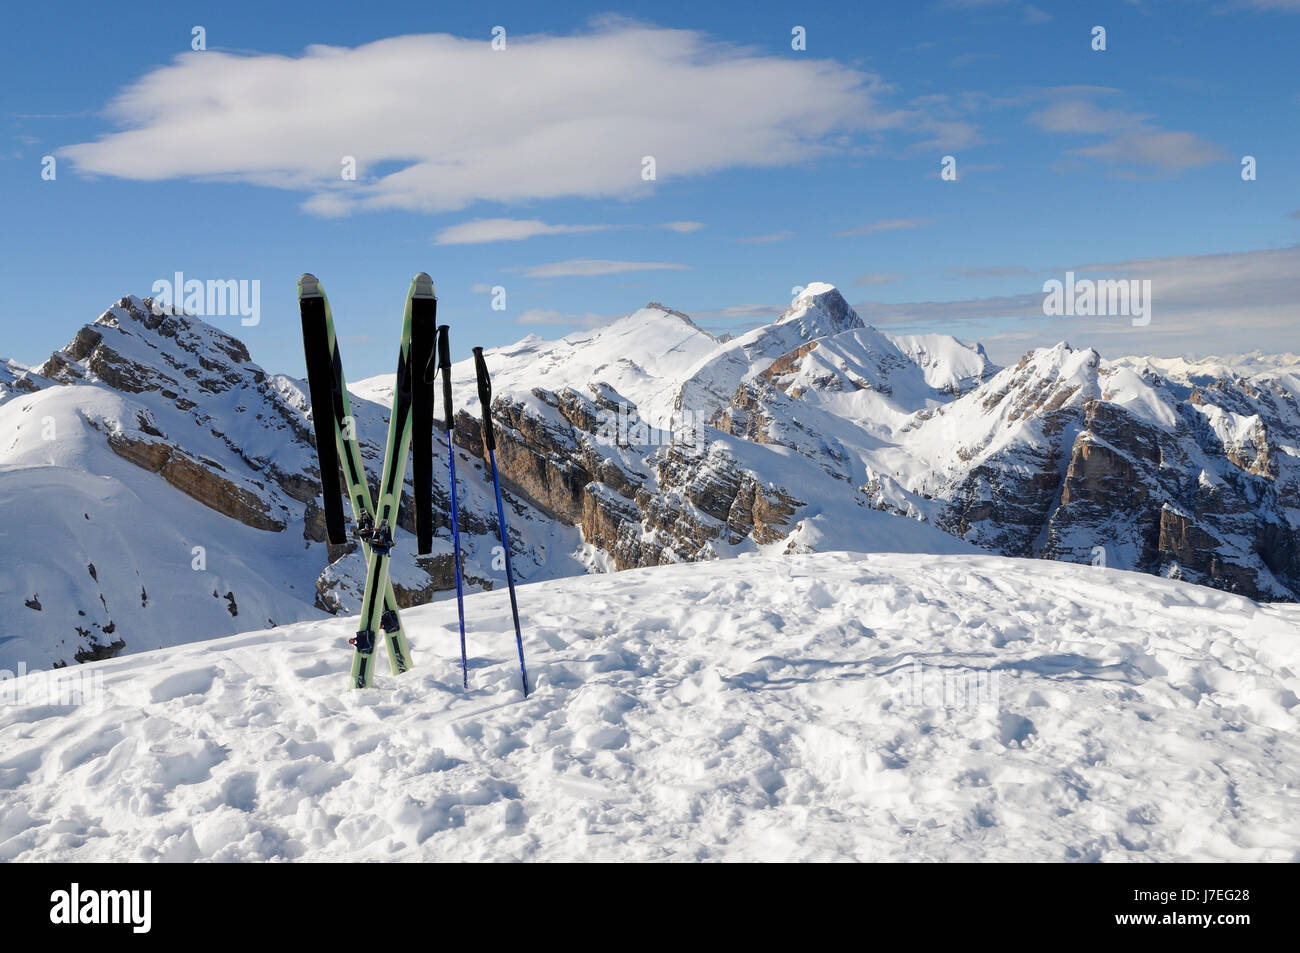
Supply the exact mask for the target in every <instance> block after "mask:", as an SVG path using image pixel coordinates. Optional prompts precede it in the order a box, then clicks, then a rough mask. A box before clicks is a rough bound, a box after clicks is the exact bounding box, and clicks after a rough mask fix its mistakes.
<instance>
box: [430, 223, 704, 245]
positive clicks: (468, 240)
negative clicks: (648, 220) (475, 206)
mask: <svg viewBox="0 0 1300 953" xmlns="http://www.w3.org/2000/svg"><path fill="white" fill-rule="evenodd" d="M703 227H704V223H703V222H663V223H661V224H659V225H645V226H641V225H615V224H613V223H605V224H599V225H548V224H547V223H546V222H543V221H541V220H540V219H536V218H527V219H520V218H478V219H474V220H473V221H469V222H460V223H459V224H456V225H450V226H448V227H447V228H444V229H443V230H442V231H440V232H438V234H437V235H436V236H434V244H436V245H480V244H486V243H488V242H518V241H523V240H525V239H528V238H536V237H537V236H539V235H585V234H589V233H591V232H608V231H612V230H615V229H630V228H661V229H664V230H665V231H669V232H677V233H678V234H680V235H686V234H689V233H691V232H698V231H699V230H700V229H702V228H703Z"/></svg>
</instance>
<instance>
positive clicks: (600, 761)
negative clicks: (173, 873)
mask: <svg viewBox="0 0 1300 953" xmlns="http://www.w3.org/2000/svg"><path fill="white" fill-rule="evenodd" d="M519 599H520V604H521V608H522V610H523V614H524V618H525V620H526V626H527V628H526V632H525V636H526V644H527V648H528V652H529V662H530V670H531V673H532V674H533V677H534V680H535V683H536V690H535V691H534V693H533V695H532V696H531V697H530V698H528V699H527V700H525V699H524V698H523V697H522V696H521V694H520V691H519V686H518V671H517V668H516V663H515V659H514V657H513V656H514V646H513V633H512V631H511V630H510V623H509V603H508V600H507V597H506V594H505V593H503V592H492V593H485V594H480V595H474V596H471V597H470V598H468V599H467V600H466V609H467V614H468V616H469V619H470V646H471V650H472V653H473V656H474V662H473V668H472V669H471V675H470V679H471V688H470V690H469V691H468V692H466V691H463V690H462V689H461V688H460V675H459V665H458V659H457V658H456V657H455V655H454V653H455V648H454V647H455V644H456V636H455V634H454V626H455V607H454V604H453V603H451V602H448V601H443V602H439V603H436V604H433V605H429V606H425V607H422V608H419V609H416V610H413V611H411V612H410V613H409V614H408V615H407V619H408V622H409V628H410V630H411V635H412V643H413V647H414V652H415V657H416V661H417V663H418V668H417V669H416V670H415V671H414V672H413V673H411V674H409V675H407V676H405V677H403V678H401V679H394V678H392V677H390V676H387V675H386V674H381V676H380V678H379V681H378V685H377V687H376V688H374V689H371V690H368V691H364V692H348V691H347V690H345V689H344V687H343V686H344V681H345V677H344V673H345V669H346V666H347V663H348V654H349V653H348V647H347V645H346V639H347V637H348V636H349V634H350V633H351V631H352V629H353V628H354V627H355V625H354V622H355V620H341V619H336V620H329V621H325V622H314V623H305V624H300V625H296V626H282V627H280V628H278V629H276V630H274V631H263V632H251V633H246V634H244V635H240V636H235V637H232V638H227V639H223V640H219V641H215V642H208V643H205V644H203V645H192V646H185V647H180V648H175V649H168V650H164V651H160V652H153V653H146V654H140V655H134V656H131V657H123V658H117V659H112V660H108V661H104V662H98V663H93V664H91V665H89V666H84V667H81V668H78V669H75V670H70V671H68V672H64V673H62V674H61V675H59V673H53V674H54V675H57V676H58V677H63V678H68V677H72V676H74V675H81V676H85V675H87V674H88V673H89V674H91V675H100V676H102V692H103V700H102V705H101V706H100V707H99V708H98V709H91V708H80V709H69V708H60V707H58V706H53V705H49V704H44V703H42V701H40V700H39V699H35V698H34V695H35V692H36V691H37V690H38V689H39V688H40V687H41V686H43V685H46V684H47V682H48V679H49V678H50V677H51V673H41V674H39V675H34V676H28V677H27V679H25V680H22V681H20V682H19V683H17V684H15V683H13V682H9V683H2V684H4V685H5V687H6V688H7V689H8V690H10V691H14V690H15V689H17V688H21V689H22V690H24V691H26V692H29V693H32V695H31V696H29V700H27V701H23V702H19V703H18V704H12V705H7V706H4V707H0V790H2V791H3V797H2V798H0V859H5V860H23V861H33V860H87V861H117V860H198V859H204V860H262V859H295V860H340V859H347V860H361V859H376V860H378V859H384V860H415V859H427V860H518V859H535V860H598V861H634V860H945V861H948V860H956V861H975V860H979V861H998V860H1040V861H1087V860H1106V861H1114V860H1165V861H1168V860H1232V861H1295V860H1297V859H1300V786H1298V784H1300V768H1298V767H1297V765H1300V740H1298V739H1297V734H1296V729H1297V727H1300V726H1298V725H1297V716H1300V706H1298V703H1297V697H1296V696H1297V692H1300V677H1298V676H1297V673H1298V672H1300V609H1297V608H1296V607H1295V606H1282V605H1261V604H1256V603H1254V602H1251V601H1249V600H1247V599H1244V598H1241V597H1238V596H1234V595H1230V594H1226V593H1222V592H1217V591H1214V590H1210V589H1206V588H1201V587H1198V586H1193V585H1189V584H1185V583H1175V582H1170V581H1167V580H1161V579H1157V578H1154V577H1150V576H1144V575H1138V574H1132V573H1123V572H1117V571H1114V570H1101V569H1092V568H1087V567H1079V566H1072V565H1066V564H1061V563H1053V562H1048V561H1042V560H1010V559H1004V558H999V557H993V556H953V557H947V558H944V559H942V560H940V559H935V558H933V557H926V556H896V555H870V556H862V555H850V554H843V553H823V554H818V555H810V556H794V557H755V558H741V559H735V560H727V561H719V562H712V563H709V564H707V565H690V566H677V567H658V568H654V569H647V570H636V571H631V572H626V573H619V574H617V575H602V576H588V577H582V578H576V579H569V580H564V581H561V582H556V583H547V584H541V585H531V586H526V587H523V588H522V589H521V591H520V594H519ZM945 678H946V680H945Z"/></svg>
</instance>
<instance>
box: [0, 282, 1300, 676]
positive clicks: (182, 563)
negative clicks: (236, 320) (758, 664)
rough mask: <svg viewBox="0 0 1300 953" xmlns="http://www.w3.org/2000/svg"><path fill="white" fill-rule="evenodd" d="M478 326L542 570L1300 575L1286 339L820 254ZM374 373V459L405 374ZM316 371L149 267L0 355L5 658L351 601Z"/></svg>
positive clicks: (475, 493) (485, 521) (1213, 581)
mask: <svg viewBox="0 0 1300 953" xmlns="http://www.w3.org/2000/svg"><path fill="white" fill-rule="evenodd" d="M470 343H472V342H466V341H461V342H456V347H457V348H461V349H466V350H467V345H468V344H470ZM462 353H463V350H462ZM486 356H487V363H488V366H489V368H490V369H491V371H492V375H493V384H494V401H493V406H492V408H491V412H492V414H493V417H494V419H495V420H496V422H497V429H498V443H499V446H498V461H499V464H500V467H501V474H502V478H503V484H504V489H505V494H506V503H507V507H508V519H509V522H510V528H511V533H512V551H513V554H514V565H515V570H516V573H517V575H518V576H519V578H520V579H521V580H522V581H537V580H546V579H556V578H559V577H563V576H569V575H574V574H581V573H586V572H601V571H610V570H624V569H633V568H640V567H649V566H657V565H663V564H673V563H680V562H699V561H703V560H711V559H715V558H720V557H731V556H739V555H744V554H756V553H768V552H775V553H787V554H789V553H803V552H813V551H826V550H851V551H857V552H902V553H928V554H933V555H959V554H971V553H977V552H980V551H986V552H992V553H996V554H1000V555H1005V556H1017V557H1036V558H1043V559H1052V560H1059V561H1065V562H1072V563H1098V564H1104V565H1107V566H1110V567H1111V568H1119V569H1130V570H1136V571H1140V572H1145V573H1151V574H1156V575H1162V576H1167V577H1170V578H1174V579H1184V580H1188V581H1192V582H1196V583H1201V584H1204V585H1207V586H1211V587H1214V588H1218V589H1223V590H1226V591H1229V592H1234V593H1238V594H1242V595H1246V596H1249V597H1252V598H1256V599H1261V600H1284V601H1293V600H1296V599H1297V598H1300V553H1298V552H1297V545H1296V528H1297V526H1298V525H1300V484H1298V483H1297V480H1298V478H1300V470H1297V460H1298V455H1300V449H1298V448H1300V403H1297V399H1298V397H1300V376H1298V373H1300V369H1298V368H1297V367H1296V362H1295V360H1294V359H1293V358H1290V357H1288V356H1280V357H1277V358H1267V357H1265V356H1262V355H1253V356H1248V357H1247V358H1243V359H1233V360H1226V359H1212V360H1209V361H1204V362H1189V361H1168V360H1163V359H1153V358H1132V357H1129V358H1120V359H1116V360H1113V361H1107V360H1104V359H1103V358H1102V357H1101V356H1100V355H1099V354H1098V353H1097V352H1095V351H1092V350H1089V349H1078V348H1073V347H1071V346H1070V345H1068V344H1066V343H1064V342H1062V343H1061V344H1058V345H1057V346H1055V347H1052V348H1039V349H1037V350H1034V351H1032V352H1030V353H1028V354H1026V355H1025V357H1024V358H1023V359H1022V360H1021V361H1019V362H1018V363H1017V364H1016V365H1014V366H1011V367H1006V368H999V367H996V366H995V365H993V364H992V363H991V362H990V361H989V359H988V357H987V355H986V354H985V353H984V351H983V349H982V348H980V347H979V346H978V345H974V346H972V345H968V344H966V343H963V342H960V341H957V340H956V339H954V338H951V337H946V336H943V335H912V336H898V335H891V334H888V333H886V332H883V331H880V330H879V329H876V328H873V327H871V326H870V325H869V324H868V323H867V322H866V321H864V320H863V318H862V317H861V316H860V315H858V314H857V313H856V312H855V311H854V309H853V308H852V307H851V306H850V305H849V304H848V302H847V301H845V300H844V298H843V296H842V295H840V293H839V292H838V291H837V290H836V289H835V288H834V287H833V286H831V285H829V284H825V283H813V284H810V285H808V286H806V287H805V288H804V289H803V291H802V292H801V294H800V295H799V296H798V298H796V299H795V300H794V301H793V302H792V304H791V307H790V308H789V309H788V310H787V311H786V312H785V314H783V315H782V316H781V317H780V318H779V319H777V320H776V321H774V322H772V323H771V324H768V325H765V326H763V327H759V328H755V329H753V330H751V331H749V332H746V333H745V334H742V335H739V336H736V337H729V338H718V337H715V336H713V335H711V334H709V333H708V332H707V331H705V330H703V329H701V328H700V327H698V326H697V325H695V324H694V322H692V321H691V319H690V318H689V317H688V316H686V315H684V314H682V313H681V312H678V311H674V310H672V309H671V308H668V307H666V306H664V305H662V304H658V303H654V302H652V303H651V304H649V305H647V306H646V307H645V308H643V309H641V310H639V311H636V312H634V313H632V314H630V315H628V316H627V317H625V318H622V319H621V320H618V321H616V322H614V323H612V324H610V325H608V326H605V327H602V328H598V329H595V330H592V331H586V332H581V333H577V334H572V335H569V336H567V337H564V338H561V339H559V340H555V341H546V340H542V339H541V338H539V337H537V336H535V335H530V336H528V337H526V338H524V339H523V340H521V341H519V342H517V343H515V344H513V345H509V346H506V347H501V348H494V349H491V350H489V351H488V352H487V355H486ZM345 363H346V355H345ZM452 378H453V389H454V393H455V403H456V406H457V407H458V408H459V412H458V414H457V426H456V430H455V435H454V437H455V444H456V447H457V453H458V460H457V472H458V474H459V477H460V481H461V482H460V488H459V492H460V498H461V503H462V514H461V529H462V544H463V549H464V558H463V562H464V569H465V576H466V581H467V584H468V586H469V589H470V590H471V591H473V590H478V589H491V588H495V587H498V586H500V585H502V584H504V581H505V580H504V578H503V577H504V572H503V568H504V567H503V564H502V561H501V560H500V559H499V555H498V553H497V547H498V546H499V541H498V538H497V527H496V514H495V501H494V498H493V495H492V488H491V480H490V476H489V475H488V474H487V473H486V472H485V471H484V468H483V465H482V462H481V455H482V446H481V431H480V421H479V408H478V405H477V389H476V386H475V377H474V369H473V364H472V362H471V361H468V360H466V361H462V362H460V363H458V364H456V365H454V366H453V368H452ZM352 391H353V393H354V395H355V397H356V401H355V404H356V408H357V409H356V416H357V419H358V429H359V433H360V436H361V440H362V445H363V453H364V455H365V456H366V459H367V462H368V464H369V465H370V468H371V471H372V473H373V472H374V471H376V470H377V469H378V464H379V461H380V458H381V457H382V452H383V448H382V442H381V441H382V437H383V434H384V431H385V427H386V422H387V406H388V404H389V401H390V399H391V393H392V378H391V377H385V376H380V377H376V378H372V379H369V380H365V381H360V382H357V383H355V384H353V385H352ZM307 403H308V402H307V400H306V397H305V388H304V385H303V383H302V382H301V381H298V380H295V379H293V378H290V377H286V376H284V375H275V374H270V373H268V372H266V371H264V370H262V369H261V368H260V367H259V366H258V365H256V364H255V363H254V362H253V361H252V359H251V356H250V355H249V353H248V351H247V349H246V348H245V346H244V345H243V344H242V343H241V342H240V341H238V340H236V339H235V338H233V337H231V336H230V335H228V334H226V333H225V332H224V331H221V330H220V329H218V328H215V327H213V326H211V325H208V324H205V323H204V322H202V321H200V320H198V319H197V318H193V317H191V316H187V315H182V314H172V313H166V312H164V311H163V310H161V309H160V308H158V307H156V306H155V305H154V304H153V303H152V302H150V301H149V300H147V299H139V298H124V299H122V300H121V301H120V302H118V303H117V305H115V306H114V307H113V308H111V309H109V311H107V312H105V314H104V315H102V316H101V317H100V318H99V319H98V320H96V321H95V322H93V323H92V324H89V325H87V326H85V327H84V328H82V329H81V330H80V331H79V332H78V333H77V335H76V336H75V337H74V339H73V340H72V342H71V343H70V344H69V345H68V346H67V347H66V348H64V349H62V350H60V351H59V352H57V353H55V354H54V355H52V356H51V357H50V358H49V359H48V360H47V361H45V362H44V363H42V364H41V365H40V366H38V367H34V368H24V367H23V366H22V365H20V364H15V363H13V362H8V363H6V364H5V365H4V370H3V372H2V373H0V433H2V434H4V435H5V436H4V437H2V438H0V440H3V441H6V442H4V443H0V525H3V526H4V527H6V529H5V530H0V531H2V532H6V533H7V534H8V535H9V536H10V537H13V541H12V542H10V543H9V544H8V545H6V547H5V548H4V550H3V552H2V553H0V607H3V608H4V609H5V610H6V614H5V616H6V618H7V619H8V620H9V622H8V628H7V630H6V631H5V632H4V634H3V635H0V668H5V667H8V668H10V669H11V670H12V669H13V668H14V666H15V665H16V663H17V662H18V661H20V660H21V661H24V662H25V663H26V664H27V665H28V666H29V667H33V668H35V667H43V666H46V665H60V664H66V663H68V662H71V661H73V660H78V661H81V660H87V659H97V658H103V657H106V656H111V655H113V654H116V653H118V652H123V651H126V652H134V651H139V650H144V649H150V648H157V647H160V646H167V645H173V644H176V643H177V642H182V641H189V640H193V639H198V638H210V637H214V636H220V635H225V634H230V633H233V632H238V631H243V630H246V629H248V628H251V627H260V626H265V625H272V624H275V625H282V624H285V623H288V622H293V621H299V620H306V619H312V618H319V617H321V615H322V613H333V614H339V613H343V614H347V613H351V612H355V611H356V609H357V608H358V606H359V602H360V595H361V587H362V584H363V579H364V567H363V566H362V565H361V557H360V554H359V553H358V552H357V551H356V550H355V546H352V545H349V546H345V547H342V548H339V549H335V550H330V551H327V547H326V546H325V544H324V525H323V517H322V513H321V510H320V506H319V493H320V489H319V479H320V477H319V474H318V473H317V472H316V462H315V453H314V448H313V444H312V437H311V425H310V420H309V417H308V413H307ZM434 471H435V479H436V481H437V483H436V486H435V506H436V507H437V508H438V509H439V510H440V512H441V513H442V514H445V513H446V511H447V506H448V502H449V494H448V488H447V483H446V474H445V468H442V467H439V466H435V468H434ZM399 522H400V523H401V525H402V526H403V527H404V528H405V529H406V530H407V531H408V532H407V533H404V534H399V558H398V559H396V560H395V561H394V572H395V577H394V583H395V587H396V589H397V591H398V597H399V601H400V602H401V603H402V604H403V605H404V606H408V605H415V604H419V603H422V602H426V601H429V600H431V599H436V598H444V597H445V596H446V591H447V590H448V589H450V588H451V587H452V585H453V572H452V561H451V560H452V557H451V543H450V539H449V538H448V537H449V532H448V529H447V526H446V519H445V516H444V518H443V520H442V521H441V524H440V528H439V535H438V538H437V540H436V541H435V551H434V552H433V553H432V554H431V555H429V556H425V557H418V558H416V557H413V556H412V555H411V554H410V549H411V548H413V547H411V544H410V535H409V530H410V529H411V526H410V521H409V509H408V508H407V507H404V508H403V513H402V514H401V517H400V520H399ZM11 527H22V529H21V530H18V529H13V528H11ZM200 555H201V556H202V558H200ZM177 619H184V620H185V623H184V625H181V626H178V625H177V624H176V620H177Z"/></svg>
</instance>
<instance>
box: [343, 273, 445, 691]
mask: <svg viewBox="0 0 1300 953" xmlns="http://www.w3.org/2000/svg"><path fill="white" fill-rule="evenodd" d="M436 314H437V298H436V297H435V296H434V290H433V279H432V278H430V277H429V276H428V275H426V274H424V273H423V272H421V273H420V274H418V275H416V276H415V277H414V278H412V279H411V286H410V288H409V290H408V291H407V295H406V310H405V313H404V314H403V317H402V344H401V350H400V352H399V354H398V360H397V379H396V382H395V386H394V388H393V409H392V412H391V414H390V415H389V419H388V440H387V443H386V445H385V448H384V466H383V470H382V471H381V473H380V479H379V496H378V498H377V499H376V501H375V516H374V526H373V528H372V529H371V532H370V540H369V542H370V559H369V562H368V565H367V568H366V587H365V595H364V596H363V597H362V601H361V628H360V629H359V630H358V631H357V634H356V637H355V638H353V639H352V640H351V641H352V645H353V646H354V647H355V649H356V652H355V653H354V654H353V657H352V672H351V676H350V678H351V684H352V686H353V687H354V688H369V687H370V685H371V682H372V681H373V678H374V664H373V663H374V653H375V638H376V633H377V632H379V631H381V630H383V631H387V630H386V629H384V621H385V619H384V613H385V610H384V603H385V600H384V599H383V598H382V597H381V594H382V593H384V592H385V591H387V589H388V588H389V577H388V570H389V567H388V560H389V558H390V557H391V555H392V551H393V530H394V529H395V528H396V525H397V508H398V505H399V504H400V503H401V497H402V485H403V483H404V481H405V476H406V455H407V452H408V450H409V449H410V446H411V430H412V419H413V410H414V407H415V404H416V402H417V401H418V402H419V403H420V404H421V407H422V408H423V407H424V406H425V401H431V400H432V396H431V389H430V385H429V383H428V381H429V379H430V378H429V369H428V365H429V362H430V359H431V357H432V355H433V337H434V326H435V322H436V320H437V318H436ZM420 495H421V494H420V491H419V490H418V489H417V494H416V496H417V499H418V497H419V496H420ZM430 515H431V514H430V512H429V510H428V509H427V508H426V507H423V506H421V505H419V503H417V505H416V509H415V516H416V519H417V522H418V521H420V520H423V519H428V518H429V516H430ZM426 535H427V538H430V539H431V534H426V533H425V532H422V531H421V530H420V527H419V526H418V525H417V530H416V536H417V538H418V539H419V540H420V541H421V542H423V541H424V540H425V538H426Z"/></svg>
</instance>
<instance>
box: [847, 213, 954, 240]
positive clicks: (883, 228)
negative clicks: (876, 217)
mask: <svg viewBox="0 0 1300 953" xmlns="http://www.w3.org/2000/svg"><path fill="white" fill-rule="evenodd" d="M933 221H934V219H932V218H888V219H884V220H883V221H879V222H872V223H871V224H870V225H859V226H858V227H857V228H850V229H848V230H847V231H843V232H836V233H835V237H836V238H849V237H851V236H853V235H874V234H875V233H876V232H892V231H895V230H896V229H900V228H922V227H924V226H926V225H929V224H930V223H932V222H933Z"/></svg>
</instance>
